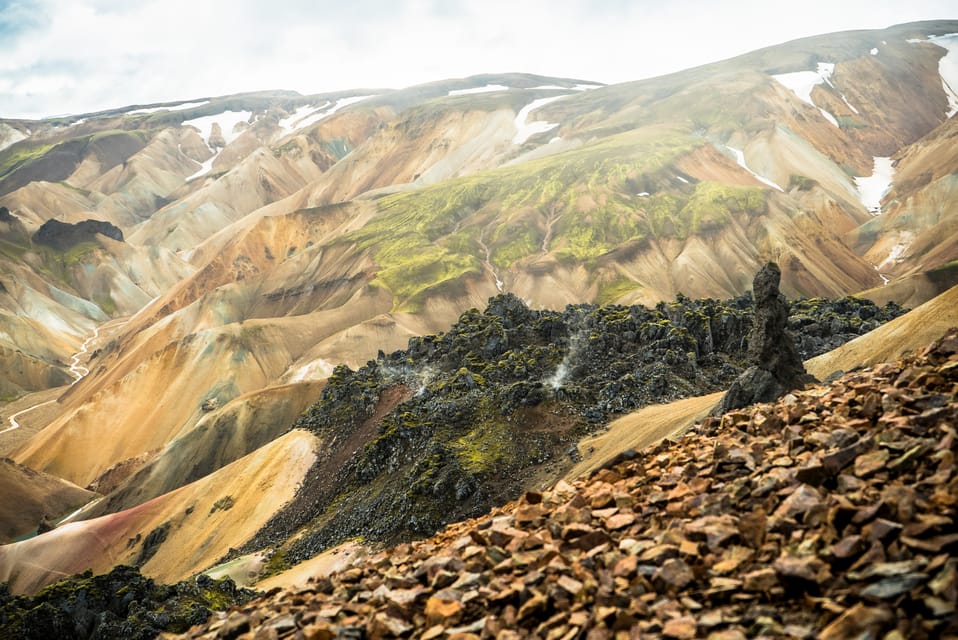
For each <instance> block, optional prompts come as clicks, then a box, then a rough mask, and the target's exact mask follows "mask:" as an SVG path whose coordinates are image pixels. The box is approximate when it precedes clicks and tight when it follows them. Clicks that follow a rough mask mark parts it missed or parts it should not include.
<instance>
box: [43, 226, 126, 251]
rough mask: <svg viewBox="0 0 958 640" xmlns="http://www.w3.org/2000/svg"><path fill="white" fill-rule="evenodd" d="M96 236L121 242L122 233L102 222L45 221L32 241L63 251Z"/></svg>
mask: <svg viewBox="0 0 958 640" xmlns="http://www.w3.org/2000/svg"><path fill="white" fill-rule="evenodd" d="M96 234H101V235H104V236H106V237H108V238H113V239H114V240H119V241H121V242H122V241H123V232H122V231H121V230H120V229H119V228H118V227H116V226H115V225H112V224H110V223H109V222H104V221H102V220H84V221H83V222H78V223H76V224H70V223H67V222H60V221H59V220H47V221H46V222H44V223H43V225H42V226H41V227H40V229H39V230H38V231H37V232H36V233H35V234H34V236H33V241H34V242H36V243H37V244H45V245H47V246H48V247H53V248H54V249H58V250H60V251H65V250H67V249H69V248H70V247H72V246H74V245H77V244H80V243H81V242H90V241H91V240H93V238H94V236H96Z"/></svg>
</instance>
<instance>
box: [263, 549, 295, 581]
mask: <svg viewBox="0 0 958 640" xmlns="http://www.w3.org/2000/svg"><path fill="white" fill-rule="evenodd" d="M292 566H293V565H292V563H290V561H289V560H288V559H287V558H286V549H277V550H276V551H274V552H273V555H271V556H270V557H269V560H267V561H266V564H265V565H264V566H263V570H262V572H261V573H260V575H259V579H260V580H263V579H265V578H269V577H270V576H275V575H278V574H280V573H283V572H284V571H287V570H289V569H290V568H292Z"/></svg>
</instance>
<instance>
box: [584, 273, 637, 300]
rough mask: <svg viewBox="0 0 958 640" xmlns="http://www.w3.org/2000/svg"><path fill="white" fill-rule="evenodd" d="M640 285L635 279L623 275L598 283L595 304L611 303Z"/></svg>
mask: <svg viewBox="0 0 958 640" xmlns="http://www.w3.org/2000/svg"><path fill="white" fill-rule="evenodd" d="M640 287H641V285H640V284H639V283H638V282H636V281H635V280H631V279H629V278H627V277H625V276H619V277H617V278H616V279H615V280H612V281H609V282H603V283H601V284H600V285H599V293H598V294H597V295H596V300H595V302H596V304H600V305H605V304H611V303H613V302H615V301H616V300H618V299H619V298H621V297H622V296H624V295H625V294H627V293H629V292H630V291H635V290H636V289H638V288H640Z"/></svg>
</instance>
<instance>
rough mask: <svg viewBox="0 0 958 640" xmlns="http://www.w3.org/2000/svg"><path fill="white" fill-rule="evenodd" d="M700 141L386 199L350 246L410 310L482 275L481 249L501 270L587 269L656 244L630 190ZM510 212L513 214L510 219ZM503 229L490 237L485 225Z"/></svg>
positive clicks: (650, 144)
mask: <svg viewBox="0 0 958 640" xmlns="http://www.w3.org/2000/svg"><path fill="white" fill-rule="evenodd" d="M700 144H703V143H702V142H701V141H699V140H696V139H694V138H691V137H688V136H685V135H684V134H681V133H679V132H676V131H661V130H657V131H644V130H643V131H630V132H626V133H622V134H618V135H613V136H611V137H609V138H607V139H604V140H602V141H601V142H598V143H595V144H592V145H588V146H586V147H582V148H579V149H575V150H572V151H568V152H565V153H562V154H557V155H555V156H552V157H549V158H544V159H541V160H536V161H532V162H527V163H523V164H521V165H518V166H511V167H506V168H500V169H495V170H490V171H485V172H481V173H478V174H474V175H470V176H465V177H460V178H456V179H453V180H449V181H446V182H443V183H439V184H436V185H432V186H429V187H426V188H423V189H417V190H415V191H411V192H402V193H397V194H392V195H388V196H384V197H382V198H379V199H378V200H377V201H376V202H377V206H378V208H379V215H378V216H376V217H375V218H374V219H373V220H372V221H370V222H369V223H368V224H367V225H366V226H365V227H364V228H363V229H360V230H358V231H356V232H354V233H352V234H350V235H348V236H347V238H346V240H347V241H350V242H353V243H355V244H357V245H358V247H359V248H360V249H364V250H369V251H371V252H372V254H373V257H374V259H375V261H376V262H377V264H378V265H379V266H380V271H379V273H378V274H377V276H376V279H375V280H374V284H375V285H376V286H382V287H385V288H386V289H388V290H389V291H391V292H392V294H393V296H394V304H395V307H396V308H397V309H406V308H407V306H406V305H409V304H413V306H415V304H414V303H412V302H411V301H412V300H413V299H414V298H416V296H418V295H420V294H422V292H424V291H425V290H427V289H429V288H430V287H434V286H436V285H439V284H441V283H444V282H449V281H452V280H455V279H458V278H462V277H463V276H465V275H467V274H480V273H482V270H483V265H482V263H481V261H480V260H479V259H477V258H476V257H475V256H477V255H480V253H481V252H480V251H479V239H480V237H483V239H484V242H485V244H486V245H487V246H488V247H489V251H490V261H491V262H492V263H493V264H495V265H496V266H497V267H498V268H500V269H505V268H509V267H511V266H512V265H514V264H515V263H516V262H518V261H520V260H523V259H526V258H528V257H530V256H533V255H535V254H537V253H538V252H539V251H541V249H542V246H541V245H542V241H543V238H544V235H545V233H546V228H547V226H548V222H549V221H550V220H552V221H554V224H553V227H552V237H551V240H550V243H549V245H550V246H549V247H547V249H548V250H555V252H556V254H557V255H558V256H559V257H560V258H562V257H568V258H570V259H578V260H588V259H592V258H595V257H597V256H599V255H601V254H603V253H606V252H608V251H610V250H611V249H613V248H615V247H616V246H618V245H620V244H621V243H623V242H628V241H630V240H635V239H642V238H645V237H647V235H648V234H649V228H648V223H647V221H646V216H645V213H644V212H642V211H641V210H640V209H639V207H638V204H639V203H638V201H637V200H636V197H635V194H634V193H632V192H631V191H634V189H631V188H630V185H632V184H633V183H634V182H635V180H636V179H637V178H638V177H641V176H643V175H646V174H649V173H653V172H656V171H659V170H661V169H662V168H664V167H665V166H667V165H668V164H669V163H670V162H672V161H674V160H675V159H676V158H677V157H679V156H680V155H682V154H684V153H687V152H688V151H690V150H691V149H693V148H694V147H695V146H697V145H700ZM503 212H505V213H506V216H504V214H503ZM492 219H498V220H499V222H498V226H496V228H495V229H494V231H492V233H489V232H488V223H489V221H490V220H492Z"/></svg>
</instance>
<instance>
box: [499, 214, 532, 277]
mask: <svg viewBox="0 0 958 640" xmlns="http://www.w3.org/2000/svg"><path fill="white" fill-rule="evenodd" d="M492 241H493V242H492V244H493V246H495V250H493V251H491V253H492V256H491V260H490V262H492V263H493V264H494V265H496V266H497V267H501V268H506V267H509V266H510V265H512V264H513V263H514V262H517V261H518V260H521V259H522V258H525V257H526V256H531V255H533V254H534V253H536V252H537V251H539V249H540V245H541V244H542V238H541V237H540V233H539V230H538V229H537V228H536V227H535V225H534V224H533V223H532V221H531V220H524V221H521V222H520V223H519V224H509V223H505V224H501V225H499V227H498V228H497V229H496V233H495V235H494V236H493V239H492Z"/></svg>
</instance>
